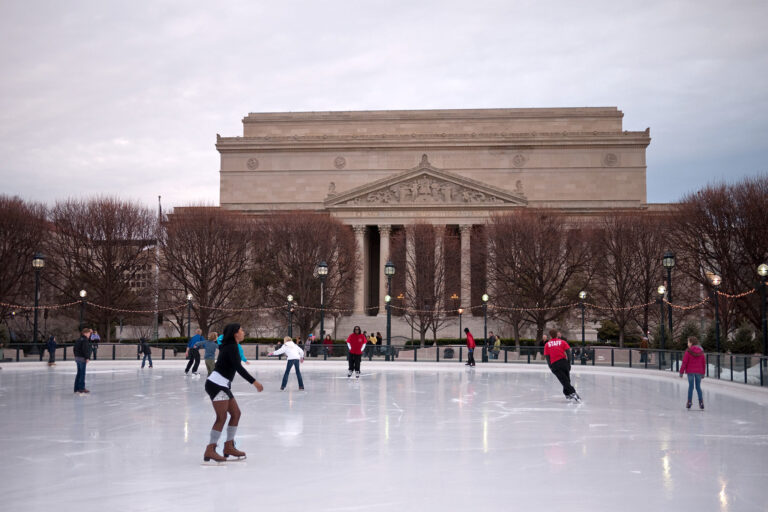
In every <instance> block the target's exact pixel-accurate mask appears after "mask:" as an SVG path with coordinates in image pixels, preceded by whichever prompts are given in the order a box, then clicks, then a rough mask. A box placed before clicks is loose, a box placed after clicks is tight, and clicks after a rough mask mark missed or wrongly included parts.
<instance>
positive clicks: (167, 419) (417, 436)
mask: <svg viewBox="0 0 768 512" xmlns="http://www.w3.org/2000/svg"><path fill="white" fill-rule="evenodd" d="M284 365H285V362H284V361H282V362H281V361H258V362H253V364H252V365H250V366H247V367H246V368H247V369H248V370H249V371H251V372H252V373H254V374H255V375H256V376H257V378H258V379H259V380H261V382H262V383H263V384H264V385H265V391H264V392H263V393H257V392H256V390H255V389H254V388H253V387H249V386H248V385H247V383H246V382H245V381H243V380H242V379H241V378H240V377H236V380H235V383H234V385H233V390H234V393H235V396H236V397H237V400H238V402H239V404H240V407H241V409H242V411H243V416H242V418H241V422H240V428H239V430H238V437H237V443H238V447H239V448H241V449H242V450H244V451H246V452H247V453H248V460H247V461H245V462H235V463H229V464H227V465H225V466H222V467H210V466H203V465H201V462H202V454H203V450H204V448H205V445H206V443H207V439H208V434H209V431H210V428H211V425H212V423H213V419H214V414H213V408H212V407H211V403H210V400H209V399H208V397H207V395H206V394H205V393H204V392H203V383H204V377H203V378H201V379H193V378H191V377H185V376H184V374H183V367H184V362H182V361H165V362H163V361H157V362H156V363H155V368H154V369H152V370H149V369H144V370H139V369H138V363H135V362H126V361H118V362H113V361H95V362H92V363H90V364H89V365H88V373H87V380H86V387H88V388H89V389H90V390H91V394H90V395H89V396H77V395H74V394H73V393H72V389H73V382H74V376H75V367H74V364H73V363H72V362H59V364H58V365H57V366H55V367H54V368H51V369H49V368H47V367H45V363H41V364H37V363H20V364H4V365H3V369H2V370H0V454H2V459H0V461H1V462H0V464H2V467H1V469H0V509H2V510H3V511H6V512H11V511H38V510H40V511H43V510H45V511H47V512H50V511H51V510H65V511H69V510H71V511H82V512H87V511H100V512H105V511H110V512H111V511H123V510H124V511H133V510H151V511H155V510H156V511H175V510H184V511H198V510H200V511H201V510H209V511H222V512H229V511H239V510H243V511H245V510H249V511H256V510H258V511H278V510H279V511H358V510H374V511H385V510H386V511H389V510H392V511H410V510H417V511H433V510H440V511H470V510H484V511H486V510H505V511H506V510H567V511H569V512H571V511H579V510H609V511H616V510H620V511H622V512H630V511H640V510H642V511H649V510H700V511H714V510H721V511H726V510H733V511H746V510H768V491H766V482H768V407H766V405H768V392H767V391H766V390H765V389H759V388H755V387H753V386H745V385H743V384H731V383H727V382H716V381H714V380H712V379H705V380H704V381H703V384H702V385H703V389H704V401H705V405H706V410H705V411H704V412H701V411H699V410H698V409H697V408H696V404H694V408H693V409H691V410H690V411H687V410H686V409H685V407H684V404H685V400H686V396H685V393H686V390H687V380H681V379H678V378H676V377H675V376H673V375H670V374H665V373H661V372H656V371H648V370H645V371H643V370H627V369H617V368H599V367H580V366H575V367H574V370H573V373H572V375H573V378H574V382H575V386H576V389H577V390H578V392H579V394H580V395H581V396H582V398H583V400H584V402H583V403H582V404H580V405H576V404H573V403H569V402H568V401H566V400H565V399H564V397H563V396H562V394H561V392H560V389H559V386H558V384H557V381H556V380H555V378H554V376H552V375H551V374H550V373H549V372H548V371H547V369H546V368H545V367H543V366H528V365H511V364H510V365H496V364H486V365H484V364H480V363H479V364H478V366H477V368H476V369H473V370H469V369H468V368H467V367H465V366H463V365H461V364H459V363H455V364H454V363H441V364H436V363H415V364H414V363H399V362H398V363H385V362H379V363H369V362H367V361H363V367H362V369H363V376H362V377H361V379H360V380H355V379H354V377H353V378H352V379H347V377H346V370H345V367H344V364H343V363H341V362H336V361H334V362H331V361H325V362H323V361H314V360H312V361H307V362H306V363H305V364H304V365H302V370H303V376H304V381H305V385H306V387H307V390H306V391H304V392H300V391H298V390H297V388H298V384H297V383H296V378H295V376H293V375H292V376H291V380H290V381H289V387H288V389H287V390H286V391H283V392H281V391H279V387H280V379H281V377H282V371H283V368H284ZM201 369H202V370H203V371H204V367H202V368H201ZM694 397H695V395H694ZM223 441H224V440H223V439H222V440H221V443H223Z"/></svg>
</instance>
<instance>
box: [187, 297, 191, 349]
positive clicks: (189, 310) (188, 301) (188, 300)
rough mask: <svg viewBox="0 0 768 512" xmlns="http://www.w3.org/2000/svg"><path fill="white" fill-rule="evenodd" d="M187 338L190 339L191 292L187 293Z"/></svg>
mask: <svg viewBox="0 0 768 512" xmlns="http://www.w3.org/2000/svg"><path fill="white" fill-rule="evenodd" d="M187 338H189V339H192V294H191V293H188V294H187Z"/></svg>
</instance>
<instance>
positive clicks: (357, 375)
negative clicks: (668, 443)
mask: <svg viewBox="0 0 768 512" xmlns="http://www.w3.org/2000/svg"><path fill="white" fill-rule="evenodd" d="M355 378H356V379H359V378H360V372H355ZM701 408H702V409H703V408H704V406H703V405H702V406H701Z"/></svg>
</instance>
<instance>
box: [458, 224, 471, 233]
mask: <svg viewBox="0 0 768 512" xmlns="http://www.w3.org/2000/svg"><path fill="white" fill-rule="evenodd" d="M459 231H461V233H462V234H464V233H469V232H470V231H472V224H459Z"/></svg>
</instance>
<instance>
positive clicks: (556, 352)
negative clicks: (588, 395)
mask: <svg viewBox="0 0 768 512" xmlns="http://www.w3.org/2000/svg"><path fill="white" fill-rule="evenodd" d="M559 334H560V333H559V332H557V329H550V330H549V336H550V338H551V339H550V340H549V341H548V342H546V343H545V344H544V357H545V358H546V360H547V364H548V365H549V369H550V371H551V372H552V373H554V374H555V377H557V380H559V381H560V384H562V385H563V394H564V395H565V397H566V398H567V399H568V400H576V401H577V402H578V401H580V400H581V397H580V396H579V394H578V393H576V389H574V387H573V386H572V385H571V363H570V360H571V346H570V345H568V342H567V341H565V340H562V339H560V337H559V336H558V335H559Z"/></svg>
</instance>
